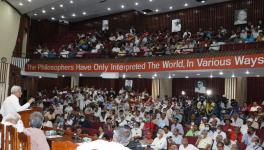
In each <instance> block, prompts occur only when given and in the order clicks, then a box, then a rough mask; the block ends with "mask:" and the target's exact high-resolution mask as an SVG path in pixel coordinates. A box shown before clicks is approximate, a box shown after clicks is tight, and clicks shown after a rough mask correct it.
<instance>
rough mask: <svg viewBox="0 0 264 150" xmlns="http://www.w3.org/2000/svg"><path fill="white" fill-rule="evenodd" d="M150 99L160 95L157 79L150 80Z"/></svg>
mask: <svg viewBox="0 0 264 150" xmlns="http://www.w3.org/2000/svg"><path fill="white" fill-rule="evenodd" d="M151 91H152V92H151V93H152V98H156V97H157V96H158V95H159V94H160V82H159V79H152V88H151Z"/></svg>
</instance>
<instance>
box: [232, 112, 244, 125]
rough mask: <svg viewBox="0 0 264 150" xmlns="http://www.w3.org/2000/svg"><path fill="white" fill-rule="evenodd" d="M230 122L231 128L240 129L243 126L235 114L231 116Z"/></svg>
mask: <svg viewBox="0 0 264 150" xmlns="http://www.w3.org/2000/svg"><path fill="white" fill-rule="evenodd" d="M231 120H232V124H231V125H232V126H235V127H241V126H242V125H243V120H242V119H241V118H239V116H238V114H237V113H235V114H233V117H232V118H231Z"/></svg>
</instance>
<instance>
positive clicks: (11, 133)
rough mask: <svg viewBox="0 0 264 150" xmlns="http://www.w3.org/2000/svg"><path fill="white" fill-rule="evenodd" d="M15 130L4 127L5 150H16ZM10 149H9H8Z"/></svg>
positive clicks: (11, 127) (10, 127)
mask: <svg viewBox="0 0 264 150" xmlns="http://www.w3.org/2000/svg"><path fill="white" fill-rule="evenodd" d="M16 144H17V130H16V128H14V127H13V126H6V133H5V150H9V149H12V150H17V149H16V148H17V145H16ZM9 147H10V148H9Z"/></svg>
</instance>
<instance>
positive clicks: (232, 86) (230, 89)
mask: <svg viewBox="0 0 264 150" xmlns="http://www.w3.org/2000/svg"><path fill="white" fill-rule="evenodd" d="M236 87H237V84H236V78H225V97H226V98H227V99H235V98H236Z"/></svg>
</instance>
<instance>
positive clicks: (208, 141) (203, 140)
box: [196, 130, 213, 149]
mask: <svg viewBox="0 0 264 150" xmlns="http://www.w3.org/2000/svg"><path fill="white" fill-rule="evenodd" d="M212 144H213V140H212V138H210V137H209V136H208V131H207V130H203V131H202V134H201V136H200V137H199V138H198V140H197V142H196V145H197V147H198V148H202V149H210V148H211V146H212Z"/></svg>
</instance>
